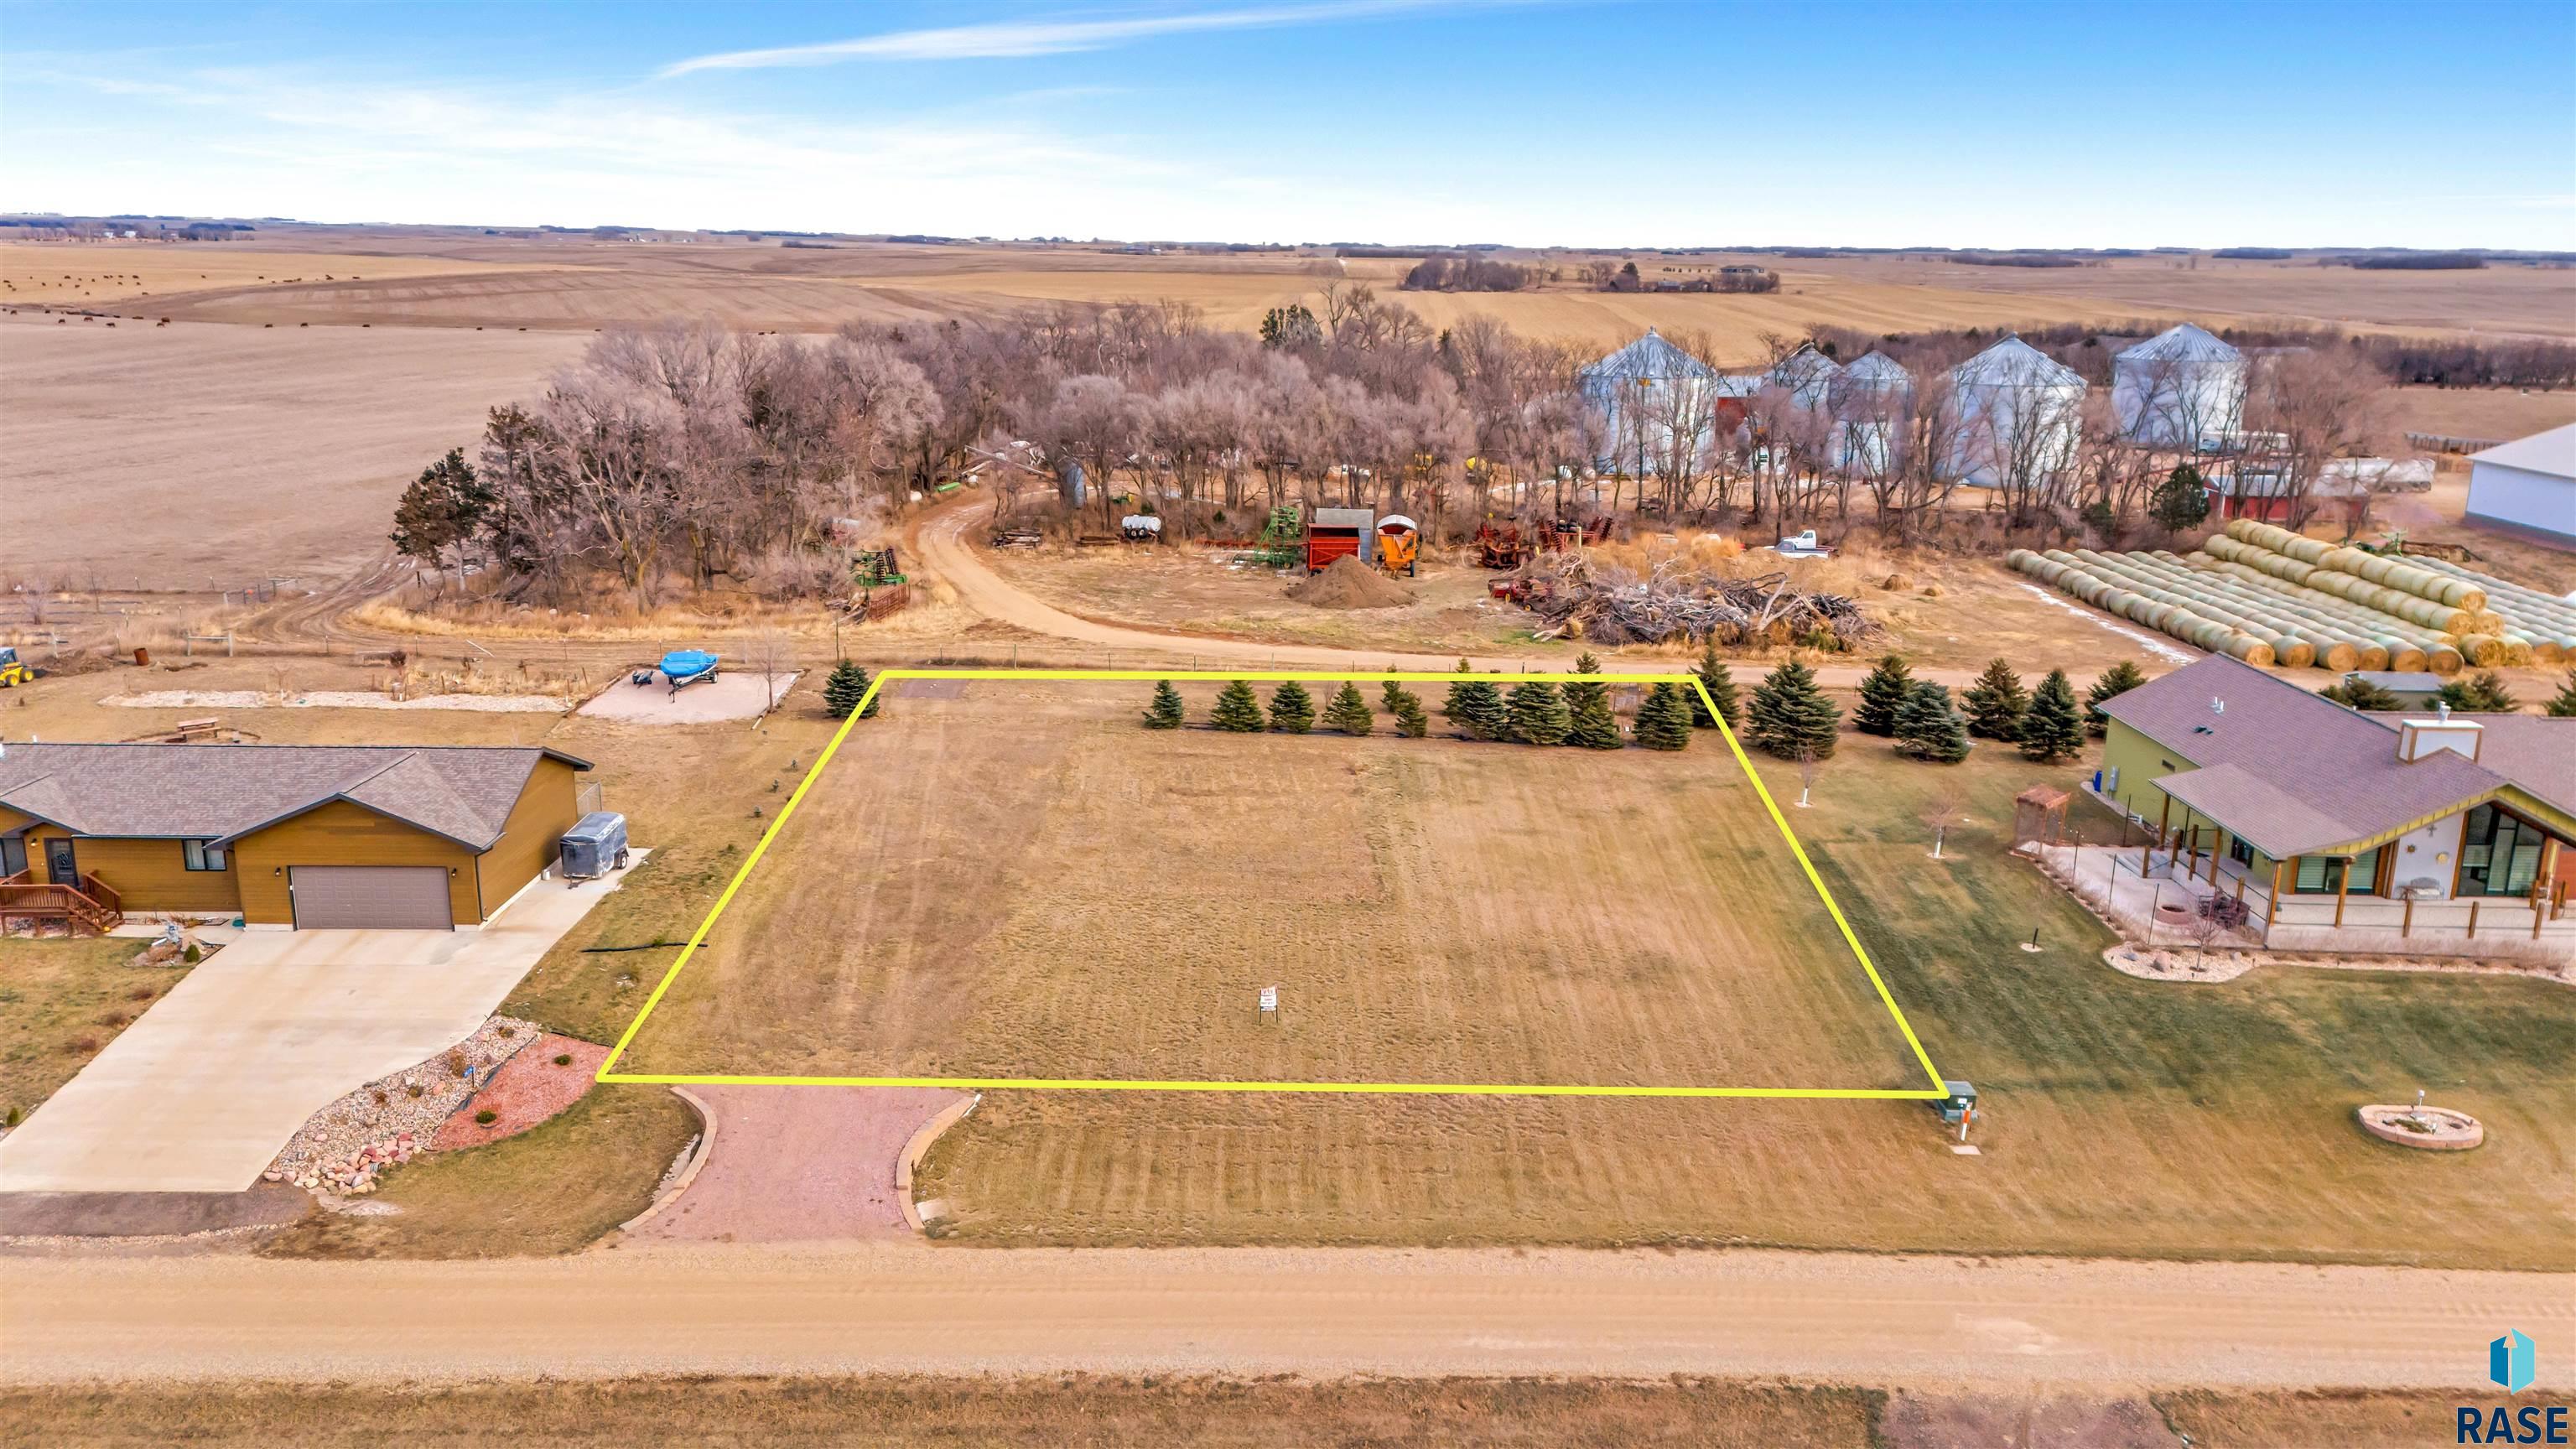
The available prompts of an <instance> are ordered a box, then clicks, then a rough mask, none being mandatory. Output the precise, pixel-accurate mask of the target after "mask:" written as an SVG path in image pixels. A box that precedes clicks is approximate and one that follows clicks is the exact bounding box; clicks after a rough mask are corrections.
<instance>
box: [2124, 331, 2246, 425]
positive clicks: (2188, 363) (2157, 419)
mask: <svg viewBox="0 0 2576 1449" xmlns="http://www.w3.org/2000/svg"><path fill="white" fill-rule="evenodd" d="M2111 406H2112V408H2113V409H2114V410H2115V411H2117V412H2118V414H2119V418H2120V431H2121V432H2122V433H2123V434H2125V435H2126V436H2127V437H2128V438H2129V440H2130V441H2132V442H2135V443H2141V444H2144V445H2145V446H2147V447H2150V448H2174V449H2181V450H2185V451H2190V452H2202V453H2221V452H2225V451H2227V450H2228V449H2229V448H2231V447H2233V446H2234V445H2235V443H2236V441H2237V440H2238V439H2239V438H2241V437H2243V436H2244V433H2245V354H2244V353H2241V352H2239V351H2237V350H2236V349H2235V348H2233V347H2230V346H2228V345H2227V344H2226V343H2224V342H2222V341H2220V340H2219V339H2217V338H2216V337H2213V336H2211V335H2210V334H2209V333H2207V332H2204V331H2202V330H2201V329H2199V328H2197V327H2194V326H2192V325H2191V324H2190V323H2188V322H2185V323H2184V324H2182V325H2181V326H2179V327H2176V328H2173V329H2171V330H2169V331H2166V332H2161V333H2158V334H2157V335H2156V336H2154V337H2150V338H2148V339H2147V340H2146V341H2144V342H2141V343H2139V344H2138V345H2137V346H2135V347H2131V348H2129V349H2127V350H2125V351H2123V352H2122V353H2121V354H2120V355H2119V356H2118V357H2116V358H2113V359H2112V361H2111Z"/></svg>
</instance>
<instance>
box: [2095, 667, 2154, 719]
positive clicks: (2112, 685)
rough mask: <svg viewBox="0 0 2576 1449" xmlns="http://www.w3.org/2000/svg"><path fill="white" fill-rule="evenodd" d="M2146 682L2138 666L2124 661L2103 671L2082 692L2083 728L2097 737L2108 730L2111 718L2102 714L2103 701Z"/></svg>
mask: <svg viewBox="0 0 2576 1449" xmlns="http://www.w3.org/2000/svg"><path fill="white" fill-rule="evenodd" d="M2146 682H2147V677H2146V676H2145V675H2143V674H2140V673H2139V672H2138V666H2136V665H2134V664H2131V663H2130V662H2129V661H2128V660H2126V659H2123V660H2121V661H2120V662H2119V663H2117V664H2114V665H2112V666H2111V667H2110V668H2108V669H2105V670H2103V671H2102V674H2101V677H2100V678H2097V679H2095V680H2094V681H2093V687H2092V688H2091V689H2088V690H2086V691H2084V727H2085V728H2086V729H2089V730H2091V731H2092V732H2093V733H2095V734H2097V735H2098V734H2100V733H2102V732H2103V731H2105V730H2107V729H2109V728H2110V727H2111V717H2110V716H2109V715H2107V714H2104V713H2103V712H2102V703H2103V701H2105V700H2108V699H2114V698H2117V697H2118V696H2120V695H2123V694H2126V693H2128V692H2129V691H2130V690H2133V689H2135V688H2137V687H2138V686H2139V685H2141V684H2144V683H2146Z"/></svg>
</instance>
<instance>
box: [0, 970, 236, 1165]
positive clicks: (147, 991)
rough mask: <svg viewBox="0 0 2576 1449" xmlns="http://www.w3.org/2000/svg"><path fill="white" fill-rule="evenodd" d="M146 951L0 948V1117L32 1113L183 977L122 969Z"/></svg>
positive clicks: (172, 972)
mask: <svg viewBox="0 0 2576 1449" xmlns="http://www.w3.org/2000/svg"><path fill="white" fill-rule="evenodd" d="M150 944H151V943H150V942H148V941H129V940H121V939H118V938H115V937H92V938H87V939H80V940H44V941H38V940H28V939H24V938H11V939H6V940H0V1114H6V1115H7V1116H8V1117H9V1118H10V1119H11V1120H13V1121H14V1120H16V1119H18V1118H22V1117H24V1116H25V1115H26V1114H28V1113H30V1112H33V1111H34V1110H35V1109H36V1107H37V1106H38V1104H40V1103H42V1102H43V1101H44V1100H45V1099H46V1098H47V1097H50V1096H52V1095H53V1094H54V1092H55V1090H56V1089H57V1088H59V1087H61V1086H62V1084H63V1083H65V1082H68V1081H70V1080H71V1079H72V1077H73V1075H74V1074H76V1073H77V1072H79V1071H80V1069H81V1068H83V1067H85V1066H88V1065H89V1063H90V1059H91V1058H93V1057H95V1056H97V1055H98V1054H99V1052H100V1051H102V1050H104V1049H105V1048H106V1046H107V1044H108V1043H109V1042H111V1041H114V1040H115V1039H116V1034H117V1033H118V1032H120V1031H123V1030H124V1029H125V1028H126V1027H127V1026H129V1025H131V1024H132V1023H133V1021H134V1019H135V1018H136V1017H138V1016H141V1015H142V1014H143V1012H144V1009H145V1008H147V1007H149V1006H150V1005H151V1004H152V1003H153V1002H155V1001H158V1000H160V999H161V997H162V996H163V995H165V994H166V993H168V991H169V990H170V988H171V987H172V986H175V985H177V984H178V981H179V978H180V977H182V976H185V975H187V974H188V969H189V968H188V965H187V963H186V962H184V961H175V960H174V961H172V962H170V963H169V964H168V965H165V966H135V965H130V964H128V963H130V962H132V961H133V959H134V958H135V956H137V955H138V954H140V953H141V952H142V950H143V948H144V947H145V946H148V945H150Z"/></svg>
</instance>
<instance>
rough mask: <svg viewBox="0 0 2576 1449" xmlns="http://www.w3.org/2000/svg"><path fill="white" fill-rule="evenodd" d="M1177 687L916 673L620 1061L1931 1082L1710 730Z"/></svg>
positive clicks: (1341, 1077)
mask: <svg viewBox="0 0 2576 1449" xmlns="http://www.w3.org/2000/svg"><path fill="white" fill-rule="evenodd" d="M1319 688H1322V689H1324V690H1326V691H1329V689H1330V686H1319ZM1369 688H1370V690H1371V692H1372V693H1373V692H1374V686H1371V687H1369ZM1424 688H1426V689H1428V690H1430V691H1431V696H1430V702H1431V703H1432V704H1433V705H1435V706H1436V705H1437V704H1438V703H1439V696H1438V692H1437V691H1438V686H1425V687H1424ZM1149 692H1150V691H1149V689H1148V687H1147V686H1144V685H1140V684H1111V683H1090V682H1083V683H1036V682H1032V683H1028V684H1022V683H1020V682H1018V681H998V682H997V681H976V682H972V683H964V682H957V681H905V682H903V683H902V684H901V685H900V686H898V687H897V692H896V693H895V697H894V698H893V699H892V700H891V702H890V703H889V704H888V705H887V706H886V712H885V713H884V714H883V715H881V716H880V717H879V718H877V719H874V720H870V721H866V722H864V723H863V724H862V725H860V726H859V727H858V728H857V729H856V730H855V731H854V732H853V734H852V735H851V736H850V738H849V741H848V743H846V744H845V745H844V746H843V747H842V750H841V752H840V754H839V755H838V757H837V758H836V759H835V760H834V761H833V763H832V765H831V767H830V768H829V769H828V770H827V771H826V772H825V773H824V774H823V775H822V777H821V778H820V780H819V781H818V782H817V783H816V784H815V785H814V787H813V788H812V790H811V791H810V792H809V794H808V795H807V797H806V799H805V801H804V803H803V805H802V806H801V807H800V810H799V812H798V814H797V815H796V816H795V818H794V819H793V820H791V821H790V822H789V823H788V825H787V826H786V827H785V829H784V830H782V832H781V833H780V835H779V837H778V839H777V841H776V842H775V844H773V846H772V847H771V849H770V851H769V853H768V855H767V856H766V858H765V859H764V860H763V861H762V863H761V865H760V867H759V868H758V870H756V871H755V872H754V873H753V874H752V876H751V877H750V879H749V880H748V882H747V883H746V884H745V886H744V887H743V890H742V892H741V893H740V894H739V895H738V896H737V897H736V899H735V900H734V902H733V904H732V906H731V907H730V908H729V909H728V910H727V912H726V913H725V914H724V915H723V916H721V917H719V918H718V919H717V921H716V922H715V924H714V926H713V927H712V928H711V932H710V935H711V938H712V940H713V941H714V945H713V947H712V948H711V949H704V950H701V951H700V952H699V953H698V954H697V956H696V957H695V958H693V960H692V961H691V963H690V965H689V966H688V968H687V970H686V971H685V972H684V973H683V974H682V975H681V976H680V978H679V979H678V981H677V982H676V983H675V984H674V985H673V986H672V988H671V990H670V992H669V993H668V994H667V995H666V996H665V997H664V998H663V1000H662V1002H661V1003H660V1005H659V1006H658V1007H657V1008H656V1009H655V1010H654V1012H653V1014H652V1015H651V1016H649V1017H647V1018H646V1019H645V1021H644V1024H643V1026H642V1029H641V1030H640V1031H639V1032H638V1034H637V1036H636V1038H635V1043H634V1047H633V1048H632V1050H631V1051H630V1052H629V1054H628V1055H627V1056H626V1057H625V1058H624V1059H622V1060H620V1061H619V1062H617V1063H616V1065H615V1070H616V1071H618V1072H621V1073H623V1072H638V1073H756V1074H768V1075H796V1076H826V1075H828V1076H977V1077H1010V1078H1054V1079H1066V1078H1071V1079H1183V1080H1227V1081H1319V1082H1363V1083H1368V1082H1436V1083H1538V1084H1574V1085H1608V1086H1707V1087H1763V1088H1888V1089H1913V1090H1922V1089H1924V1088H1927V1087H1929V1086H1930V1085H1931V1083H1930V1082H1929V1081H1928V1080H1927V1078H1926V1076H1925V1074H1924V1072H1923V1071H1922V1069H1921V1068H1920V1067H1919V1066H1917V1065H1916V1063H1915V1061H1914V1058H1913V1055H1912V1053H1911V1051H1910V1050H1909V1048H1908V1047H1907V1045H1906V1043H1905V1041H1904V1038H1903V1036H1902V1034H1901V1032H1900V1030H1899V1029H1898V1027H1897V1026H1896V1024H1895V1022H1894V1020H1893V1019H1892V1017H1891V1015H1890V1013H1889V1012H1888V1010H1887V1008H1886V1007H1885V1005H1884V1004H1883V1003H1882V1002H1881V1001H1880V1000H1879V999H1878V996H1877V994H1876V992H1875V990H1874V989H1873V988H1872V986H1871V985H1870V983H1869V981H1868V978H1867V976H1866V973H1865V972H1864V971H1863V970H1862V968H1861V967H1860V965H1859V964H1858V963H1857V962H1856V961H1855V960H1854V959H1853V957H1852V955H1851V953H1850V950H1849V948H1848V946H1847V945H1846V944H1845V943H1844V941H1843V940H1842V938H1841V936H1840V934H1839V933H1838V932H1837V930H1836V929H1835V927H1834V926H1833V924H1832V921H1831V920H1830V918H1829V917H1828V915H1827V914H1826V912H1825V910H1824V908H1823V906H1822V905H1821V903H1820V902H1819V901H1818V900H1817V898H1816V896H1815V893H1814V891H1813V889H1812V887H1810V886H1809V885H1808V884H1807V882H1806V881H1805V880H1804V879H1803V878H1802V877H1801V876H1800V874H1799V872H1798V868H1797V865H1796V862H1795V860H1794V858H1793V857H1792V856H1791V855H1790V853H1789V851H1788V849H1787V848H1786V846H1785V845H1784V844H1783V842H1782V841H1781V840H1780V838H1779V836H1778V833H1777V831H1776V829H1775V827H1774V826H1773V825H1772V823H1771V821H1770V820H1769V818H1768V816H1767V815H1766V814H1765V813H1764V812H1763V810H1762V807H1761V804H1760V801H1759V799H1758V798H1757V796H1756V795H1755V793H1754V791H1753V789H1752V787H1751V785H1750V784H1749V782H1747V781H1746V780H1745V779H1744V778H1743V776H1742V773H1741V771H1740V769H1739V768H1738V767H1737V765H1736V764H1735V762H1734V760H1733V759H1732V758H1731V757H1730V756H1728V755H1726V754H1724V753H1723V752H1721V751H1720V749H1719V748H1718V747H1717V742H1716V741H1715V740H1714V739H1713V738H1706V739H1703V740H1702V741H1701V742H1700V743H1701V748H1700V749H1698V750H1695V751H1692V752H1688V753H1685V754H1681V755H1663V754H1657V753H1654V752H1650V751H1645V750H1628V751H1623V752H1620V753H1617V754H1605V755H1595V754H1591V753H1589V752H1579V751H1573V750H1552V751H1531V750H1523V749H1515V748H1509V747H1504V746H1498V745H1469V744H1466V743H1463V742H1460V741H1457V740H1454V739H1447V738H1433V739H1429V740H1403V739H1397V738H1393V737H1392V736H1391V735H1389V734H1384V733H1382V734H1380V735H1377V736H1374V737H1371V738H1368V739H1351V738H1348V737H1345V736H1341V735H1337V734H1335V735H1324V734H1319V735H1315V736H1310V737H1304V738H1299V737H1292V736H1276V735H1265V736H1238V735H1227V734H1221V733H1217V732H1213V731H1204V730H1188V731H1182V732H1179V733H1174V734H1163V733H1154V732H1149V731H1146V730H1143V729H1141V728H1140V727H1139V725H1138V722H1137V716H1136V713H1135V711H1136V709H1137V708H1138V707H1139V706H1141V704H1142V703H1143V700H1144V697H1145V696H1146V694H1147V693H1149ZM1215 693H1216V686H1215V685H1214V684H1212V683H1193V684H1192V685H1191V686H1190V687H1189V688H1188V689H1185V690H1184V694H1185V695H1187V696H1190V697H1191V703H1192V712H1193V714H1194V715H1195V716H1198V717H1201V718H1203V717H1204V716H1205V714H1206V712H1207V710H1208V708H1209V706H1210V705H1211V703H1212V701H1213V697H1214V695H1215ZM934 695H938V696H946V697H932V696H934ZM967 882H973V883H975V884H974V886H973V887H972V888H966V884H965V883H967ZM1269 985H1276V986H1278V987H1279V988H1280V993H1281V996H1280V1010H1279V1012H1278V1013H1277V1014H1276V1016H1275V1017H1271V1018H1265V1017H1263V1015H1262V1014H1261V1013H1260V1012H1258V1011H1257V1010H1256V1007H1255V997H1256V993H1257V991H1258V989H1259V988H1260V987H1263V986H1269Z"/></svg>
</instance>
